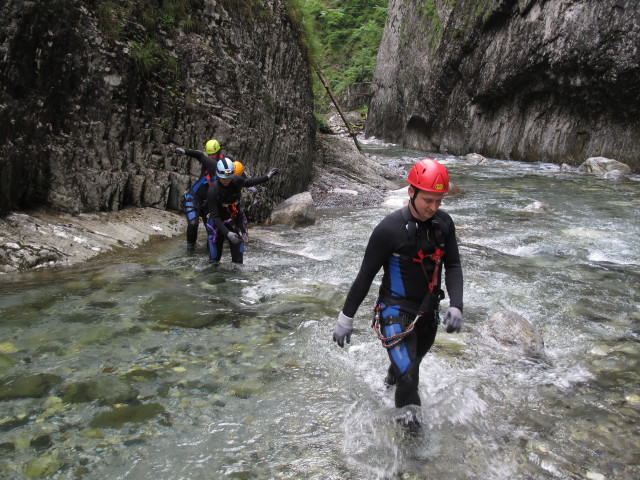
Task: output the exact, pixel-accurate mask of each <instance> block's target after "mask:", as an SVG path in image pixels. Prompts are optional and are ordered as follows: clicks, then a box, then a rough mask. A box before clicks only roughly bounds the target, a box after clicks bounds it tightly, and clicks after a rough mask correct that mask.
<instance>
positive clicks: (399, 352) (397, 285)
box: [382, 256, 411, 373]
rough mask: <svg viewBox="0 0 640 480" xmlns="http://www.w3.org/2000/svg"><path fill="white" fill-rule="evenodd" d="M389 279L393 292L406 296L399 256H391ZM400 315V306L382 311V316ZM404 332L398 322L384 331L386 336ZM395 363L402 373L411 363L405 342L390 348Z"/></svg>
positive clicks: (391, 306)
mask: <svg viewBox="0 0 640 480" xmlns="http://www.w3.org/2000/svg"><path fill="white" fill-rule="evenodd" d="M389 280H390V282H391V292H392V293H393V294H395V295H396V296H399V297H402V298H404V297H405V290H404V284H403V283H402V275H401V274H400V259H399V258H398V257H393V256H392V257H391V258H389ZM398 316H400V306H399V305H390V306H389V307H387V308H385V309H384V310H383V311H382V318H387V317H398ZM401 332H402V327H400V325H398V324H397V323H393V324H391V325H387V326H385V327H384V333H385V336H386V337H390V336H391V335H397V334H398V333H401ZM389 354H390V355H391V359H392V360H393V363H395V364H396V366H397V367H398V369H399V370H400V373H404V372H406V370H407V368H409V365H411V359H410V358H409V352H408V351H407V346H406V345H405V343H404V342H400V343H399V344H398V345H396V346H395V347H393V348H392V349H391V350H389Z"/></svg>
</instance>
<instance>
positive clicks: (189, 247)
mask: <svg viewBox="0 0 640 480" xmlns="http://www.w3.org/2000/svg"><path fill="white" fill-rule="evenodd" d="M195 251H196V244H195V243H187V255H191V254H192V253H193V252H195Z"/></svg>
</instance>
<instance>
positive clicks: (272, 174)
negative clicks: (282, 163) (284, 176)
mask: <svg viewBox="0 0 640 480" xmlns="http://www.w3.org/2000/svg"><path fill="white" fill-rule="evenodd" d="M277 173H278V169H277V168H274V169H273V170H271V171H270V172H269V173H267V177H269V178H271V177H273V176H274V175H277Z"/></svg>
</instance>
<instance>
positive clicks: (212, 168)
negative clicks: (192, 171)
mask: <svg viewBox="0 0 640 480" xmlns="http://www.w3.org/2000/svg"><path fill="white" fill-rule="evenodd" d="M184 154H185V155H188V156H189V157H191V158H195V159H196V160H197V161H199V162H200V164H201V165H202V168H203V169H204V170H207V171H208V172H209V174H210V175H213V176H215V173H216V161H215V160H212V159H211V158H209V155H207V154H206V153H203V152H201V151H199V150H186V149H185V151H184Z"/></svg>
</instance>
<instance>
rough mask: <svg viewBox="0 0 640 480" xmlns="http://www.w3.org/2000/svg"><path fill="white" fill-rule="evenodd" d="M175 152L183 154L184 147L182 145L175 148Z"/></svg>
mask: <svg viewBox="0 0 640 480" xmlns="http://www.w3.org/2000/svg"><path fill="white" fill-rule="evenodd" d="M176 153H178V154H180V155H184V148H182V147H178V148H176Z"/></svg>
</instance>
